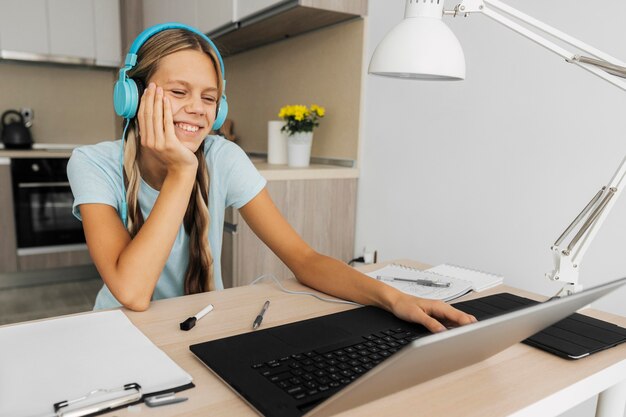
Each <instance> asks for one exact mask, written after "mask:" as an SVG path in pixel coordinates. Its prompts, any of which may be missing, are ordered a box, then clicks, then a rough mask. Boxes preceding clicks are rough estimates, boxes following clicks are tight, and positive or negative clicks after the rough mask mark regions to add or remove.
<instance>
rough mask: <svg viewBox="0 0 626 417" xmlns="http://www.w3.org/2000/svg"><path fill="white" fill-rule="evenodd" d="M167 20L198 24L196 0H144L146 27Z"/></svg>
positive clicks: (144, 21) (144, 23)
mask: <svg viewBox="0 0 626 417" xmlns="http://www.w3.org/2000/svg"><path fill="white" fill-rule="evenodd" d="M167 22H177V23H183V24H185V25H190V26H194V27H195V26H197V13H196V0H149V1H144V5H143V25H144V28H147V27H150V26H154V25H156V24H159V23H167Z"/></svg>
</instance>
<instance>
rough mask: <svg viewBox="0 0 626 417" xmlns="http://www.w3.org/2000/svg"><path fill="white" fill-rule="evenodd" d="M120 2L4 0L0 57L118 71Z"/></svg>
mask: <svg viewBox="0 0 626 417" xmlns="http://www.w3.org/2000/svg"><path fill="white" fill-rule="evenodd" d="M120 39H121V27H120V11H119V0H89V1H85V0H3V1H1V2H0V57H1V58H6V59H16V60H28V61H42V62H56V63H65V64H83V65H102V66H120V64H121V59H122V52H121V42H120Z"/></svg>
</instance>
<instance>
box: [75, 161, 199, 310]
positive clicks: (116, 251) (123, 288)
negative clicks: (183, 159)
mask: <svg viewBox="0 0 626 417" xmlns="http://www.w3.org/2000/svg"><path fill="white" fill-rule="evenodd" d="M194 178H195V173H194V172H191V173H186V172H180V173H178V174H172V175H168V176H167V177H166V179H165V182H164V183H163V186H162V188H161V192H160V194H159V197H158V198H157V201H156V203H155V205H154V207H153V208H152V211H151V213H150V216H148V218H147V219H146V222H145V223H144V225H143V226H142V227H141V229H140V230H139V232H138V233H137V235H136V236H135V237H134V238H133V239H132V240H131V238H130V235H129V234H128V231H127V230H126V229H125V228H124V225H123V224H122V222H121V221H120V218H119V215H118V213H117V211H116V210H115V209H114V208H113V207H111V206H108V205H105V204H82V205H81V206H80V214H81V216H82V218H83V229H84V231H85V238H86V240H87V246H88V247H89V254H90V255H91V258H92V259H93V261H94V263H95V264H96V267H97V268H98V272H99V273H100V276H102V279H103V280H104V282H105V284H106V285H107V287H108V288H109V290H111V293H112V294H113V295H114V296H115V298H116V299H117V300H118V301H119V302H120V303H121V304H122V305H123V306H124V307H127V308H129V309H131V310H136V311H143V310H146V309H147V308H148V305H149V304H150V299H151V297H152V293H153V292H154V288H155V286H156V283H157V281H158V279H159V276H160V275H161V271H162V270H163V267H164V266H165V262H166V261H167V258H168V256H169V254H170V251H171V249H172V245H173V244H174V241H175V240H176V235H177V233H178V230H179V228H180V224H181V222H182V218H183V216H184V215H185V210H186V209H187V203H188V202H189V196H190V194H191V188H192V187H193V185H194V181H193V180H194Z"/></svg>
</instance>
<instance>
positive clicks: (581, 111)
mask: <svg viewBox="0 0 626 417" xmlns="http://www.w3.org/2000/svg"><path fill="white" fill-rule="evenodd" d="M454 4H455V3H453V2H447V4H446V5H447V8H452V7H453V6H454ZM508 4H510V5H511V6H513V7H516V8H518V9H520V10H522V11H524V12H526V13H528V14H530V15H532V16H535V17H537V18H539V19H540V20H543V21H544V22H546V23H548V24H551V25H553V26H554V27H557V28H559V29H561V30H563V31H565V32H566V33H569V34H571V35H573V36H576V37H578V38H580V39H582V40H584V41H586V42H587V43H589V44H591V45H593V46H595V47H597V48H598V49H600V50H603V51H605V52H607V53H610V54H613V55H614V56H616V57H618V58H621V59H622V60H626V42H624V39H625V38H626V27H625V26H624V25H623V16H624V15H626V2H623V1H618V0H596V1H594V2H593V5H594V6H595V8H594V9H593V10H590V7H589V4H590V3H588V2H584V3H583V2H571V1H567V0H552V1H550V2H546V1H541V0H525V1H522V0H509V1H508ZM566 6H570V9H569V10H568V9H566ZM403 13H404V1H401V0H393V1H390V0H371V1H370V3H369V18H368V28H367V34H366V36H367V39H366V42H367V49H366V51H367V52H366V53H367V60H368V61H369V57H370V56H371V54H372V52H373V50H374V48H375V46H376V44H377V43H378V42H379V41H380V40H381V39H382V37H383V36H384V35H385V33H387V31H388V30H389V29H391V28H392V27H393V26H394V25H395V24H396V23H398V22H399V21H400V20H401V19H402V17H403ZM444 21H445V22H446V23H447V24H448V25H449V26H450V27H451V29H452V30H453V31H454V32H455V34H456V35H457V37H458V38H459V40H460V41H461V44H462V45H463V48H464V51H465V56H466V65H467V76H466V80H465V81H461V82H427V81H408V80H398V79H389V78H383V77H377V76H372V75H368V76H367V77H366V81H365V122H364V133H363V141H362V148H361V179H360V185H359V204H358V216H357V243H356V248H357V250H361V249H362V248H363V247H364V246H366V245H367V246H370V247H375V248H377V249H378V251H379V256H380V257H382V259H390V258H400V257H408V258H413V259H418V260H421V261H423V262H427V263H431V264H438V263H441V262H451V263H455V264H459V265H463V266H468V267H474V268H478V269H482V270H486V271H491V272H494V273H500V274H503V275H504V276H505V277H506V283H508V284H512V285H514V286H518V287H521V288H524V289H528V290H533V291H536V292H539V293H542V294H546V295H548V294H552V293H554V292H556V290H557V289H558V288H559V287H558V286H557V285H556V283H553V282H551V281H549V280H547V279H546V278H544V273H545V272H547V271H548V270H550V269H551V267H552V261H551V255H550V252H549V246H550V244H551V243H552V242H554V240H555V239H556V238H557V237H558V235H559V234H560V233H561V231H562V230H563V229H564V228H565V227H566V226H567V225H568V224H569V222H570V221H571V220H572V219H573V218H574V216H575V215H576V214H577V213H578V212H579V211H580V209H582V207H583V206H584V205H585V204H586V203H587V201H588V200H589V199H590V198H591V196H592V195H593V194H595V192H596V191H597V190H598V189H599V188H600V186H602V185H604V184H605V183H607V182H608V181H609V179H610V178H611V176H612V175H613V172H614V170H615V169H616V167H617V165H618V164H619V163H620V162H621V160H622V158H623V157H624V155H626V134H625V127H626V118H625V117H624V115H625V114H626V92H624V91H622V90H620V89H618V88H616V87H614V86H613V85H611V84H609V83H607V82H606V81H604V80H601V79H600V78H597V77H595V76H593V75H592V74H589V73H588V72H586V71H584V70H582V69H580V68H578V67H576V66H573V65H571V64H567V63H565V62H564V60H562V59H561V58H559V57H558V56H556V55H554V54H552V53H551V52H549V51H547V50H545V49H543V48H540V47H539V46H537V45H535V44H534V43H531V42H530V41H528V40H526V39H525V38H522V37H521V36H519V35H517V34H516V33H514V32H512V31H510V30H508V29H506V28H505V27H503V26H500V25H499V24H498V23H496V22H494V21H492V20H490V19H488V18H487V17H485V16H481V15H473V16H470V17H468V18H461V17H457V18H451V17H446V18H445V20H444ZM624 275H626V196H624V197H622V198H621V199H620V200H619V201H618V202H617V203H616V204H615V206H614V208H613V211H612V213H611V215H610V216H609V218H608V219H607V221H606V222H605V224H604V226H603V228H602V229H601V230H600V232H599V233H598V235H597V237H596V239H595V240H594V242H593V244H592V245H591V247H590V249H589V250H588V252H587V254H586V256H585V258H584V262H583V265H582V270H581V281H582V283H584V284H586V285H593V284H598V283H601V282H603V281H605V280H608V279H609V278H614V277H620V276H624ZM625 296H626V291H621V292H619V294H616V295H615V296H612V297H610V298H607V299H605V301H601V302H599V303H598V304H597V306H598V307H602V308H603V309H606V310H609V311H613V312H616V313H618V314H622V315H626V305H625V303H623V302H620V300H623V299H624V297H625Z"/></svg>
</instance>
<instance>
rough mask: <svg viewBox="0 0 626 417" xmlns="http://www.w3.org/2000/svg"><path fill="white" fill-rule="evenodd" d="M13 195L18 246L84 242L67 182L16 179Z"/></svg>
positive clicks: (80, 224) (81, 228) (32, 246)
mask: <svg viewBox="0 0 626 417" xmlns="http://www.w3.org/2000/svg"><path fill="white" fill-rule="evenodd" d="M14 197H15V209H16V210H15V214H16V229H17V230H16V231H17V246H18V249H24V248H34V247H42V246H59V245H73V244H79V243H85V235H84V233H83V226H82V223H81V222H80V221H79V220H78V219H76V218H75V217H74V215H73V214H72V203H73V201H74V197H73V196H72V191H71V189H70V185H69V183H68V182H18V183H16V184H15V194H14Z"/></svg>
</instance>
